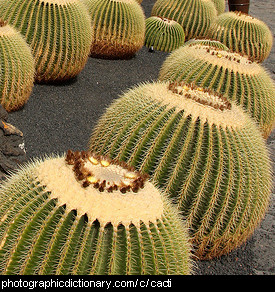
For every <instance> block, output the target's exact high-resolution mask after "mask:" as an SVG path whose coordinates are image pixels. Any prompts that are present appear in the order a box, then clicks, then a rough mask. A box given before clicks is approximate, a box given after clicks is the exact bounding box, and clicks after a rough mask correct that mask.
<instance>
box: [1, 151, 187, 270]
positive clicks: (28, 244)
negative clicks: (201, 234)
mask: <svg viewBox="0 0 275 292" xmlns="http://www.w3.org/2000/svg"><path fill="white" fill-rule="evenodd" d="M0 204H1V209H0V273H1V274H46V275H47V274H50V275H53V274H81V275H83V274H94V275H95V274H121V275H122V274H190V273H191V265H192V261H191V260H190V255H191V254H190V242H189V239H188V234H187V231H186V228H185V227H184V224H183V223H182V220H181V217H180V215H179V213H178V211H177V209H176V208H175V207H174V206H173V205H172V204H171V203H170V201H169V199H168V198H167V196H165V194H163V193H161V192H160V191H159V190H158V189H157V188H156V187H155V186H154V185H153V184H152V183H151V182H150V181H148V179H147V176H145V175H142V174H140V173H139V172H137V171H135V170H133V169H132V168H129V167H128V166H127V165H125V163H116V162H115V161H111V160H110V159H108V158H106V157H102V156H98V155H95V154H92V153H89V152H84V151H82V152H79V151H76V152H73V151H68V153H67V155H66V156H61V157H60V156H56V157H51V158H47V159H44V160H40V161H36V162H34V163H30V164H28V165H27V166H25V167H24V168H23V169H22V170H20V171H19V172H18V173H17V174H14V175H13V176H12V177H11V178H10V179H9V180H8V181H7V182H6V183H5V184H4V185H3V186H2V187H1V189H0Z"/></svg>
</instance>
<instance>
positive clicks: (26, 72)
mask: <svg viewBox="0 0 275 292" xmlns="http://www.w3.org/2000/svg"><path fill="white" fill-rule="evenodd" d="M34 73H35V69H34V59H33V56H32V52H31V49H30V47H29V46H28V44H27V43H26V41H25V40H24V39H23V37H22V35H21V34H20V33H19V32H18V31H17V30H16V29H14V28H13V27H11V26H10V25H8V24H7V23H6V22H4V21H1V20H0V104H1V105H2V106H3V107H4V108H5V109H6V110H7V111H13V110H17V109H19V108H21V107H22V106H23V105H24V104H25V103H26V102H27V101H28V99H29V97H30V94H31V92H32V88H33V85H34Z"/></svg>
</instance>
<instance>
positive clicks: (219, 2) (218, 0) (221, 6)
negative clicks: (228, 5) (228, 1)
mask: <svg viewBox="0 0 275 292" xmlns="http://www.w3.org/2000/svg"><path fill="white" fill-rule="evenodd" d="M212 1H213V3H214V5H215V7H216V9H217V12H218V15H219V14H222V13H224V11H225V0H212Z"/></svg>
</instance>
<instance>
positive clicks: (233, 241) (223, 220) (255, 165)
mask: <svg viewBox="0 0 275 292" xmlns="http://www.w3.org/2000/svg"><path fill="white" fill-rule="evenodd" d="M89 149H90V150H91V151H97V152H99V153H101V154H108V155H110V156H111V157H112V158H113V159H118V160H119V161H124V162H126V163H127V164H129V165H132V166H133V167H135V168H136V169H137V170H139V171H141V172H142V173H143V172H144V173H148V174H149V175H150V176H151V177H152V181H154V183H156V184H157V186H158V187H159V188H160V189H161V190H163V191H165V192H167V193H168V194H169V195H170V197H171V198H172V199H173V201H174V203H175V204H176V205H177V206H178V208H179V210H180V211H181V213H182V215H183V218H184V220H185V222H186V224H187V227H188V229H189V231H190V235H191V240H192V242H193V245H194V252H195V254H196V256H197V257H198V258H199V259H210V258H213V257H216V256H220V255H223V254H226V253H228V252H230V251H231V250H233V249H234V248H236V247H238V246H240V245H241V244H243V243H244V242H245V241H246V240H247V238H249V236H250V235H251V234H253V232H254V230H255V228H256V227H257V226H258V224H259V223H260V221H261V219H262V218H263V217H264V215H265V212H266V210H267V207H268V203H269V201H270V196H271V187H272V176H271V163H270V159H269V155H268V151H267V148H266V145H265V142H264V140H263V138H262V136H261V133H260V132H259V130H258V127H257V126H256V124H255V122H254V121H253V120H252V119H251V118H250V117H249V115H247V114H246V113H245V112H244V111H243V110H242V108H241V107H239V106H237V105H235V104H234V103H231V102H229V101H228V100H227V99H225V98H224V97H222V96H220V95H217V94H214V93H212V92H210V91H209V90H205V89H203V88H201V87H196V86H190V85H187V84H184V83H177V82H157V83H147V84H141V85H138V86H136V87H134V88H132V89H130V90H128V91H127V92H126V93H124V94H123V95H122V96H121V97H120V98H118V99H117V100H115V101H114V102H113V103H112V104H111V105H110V106H109V107H108V108H107V110H106V112H105V113H104V114H103V116H102V117H101V118H100V119H99V121H98V123H97V125H96V126H95V128H94V129H93V131H92V136H91V140H90V145H89Z"/></svg>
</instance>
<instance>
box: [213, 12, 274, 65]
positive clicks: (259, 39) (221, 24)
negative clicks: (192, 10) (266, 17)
mask: <svg viewBox="0 0 275 292" xmlns="http://www.w3.org/2000/svg"><path fill="white" fill-rule="evenodd" d="M208 37H210V38H213V39H216V40H218V41H220V42H222V43H223V44H225V45H226V46H227V47H228V48H229V49H231V50H232V51H234V52H237V53H241V54H245V55H247V56H248V57H249V58H250V59H251V60H252V61H255V62H259V63H261V62H263V61H264V60H265V59H266V58H267V57H268V56H269V54H270V51H271V48H272V44H273V36H272V33H271V31H270V29H269V27H268V26H267V25H266V24H265V23H264V22H263V21H261V20H259V19H257V18H255V17H252V16H250V15H247V14H245V13H242V12H239V11H238V12H236V11H230V12H226V13H222V14H220V15H219V16H218V18H217V21H216V22H215V23H212V26H211V29H210V30H209V34H208Z"/></svg>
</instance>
